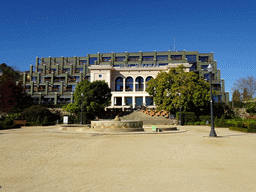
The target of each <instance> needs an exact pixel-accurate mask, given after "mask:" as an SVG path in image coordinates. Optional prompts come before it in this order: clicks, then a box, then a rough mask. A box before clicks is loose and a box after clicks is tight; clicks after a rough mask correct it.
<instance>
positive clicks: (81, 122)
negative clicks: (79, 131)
mask: <svg viewBox="0 0 256 192" xmlns="http://www.w3.org/2000/svg"><path fill="white" fill-rule="evenodd" d="M83 96H84V93H81V99H82V102H81V120H80V124H81V125H82V124H83Z"/></svg>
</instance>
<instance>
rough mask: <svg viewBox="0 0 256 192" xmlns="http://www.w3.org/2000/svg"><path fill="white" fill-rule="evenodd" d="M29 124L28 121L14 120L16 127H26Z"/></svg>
mask: <svg viewBox="0 0 256 192" xmlns="http://www.w3.org/2000/svg"><path fill="white" fill-rule="evenodd" d="M26 123H27V120H14V124H15V125H23V126H25V125H26Z"/></svg>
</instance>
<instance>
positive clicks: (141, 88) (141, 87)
mask: <svg viewBox="0 0 256 192" xmlns="http://www.w3.org/2000/svg"><path fill="white" fill-rule="evenodd" d="M135 86H136V91H144V79H143V78H142V77H137V78H136V84H135Z"/></svg>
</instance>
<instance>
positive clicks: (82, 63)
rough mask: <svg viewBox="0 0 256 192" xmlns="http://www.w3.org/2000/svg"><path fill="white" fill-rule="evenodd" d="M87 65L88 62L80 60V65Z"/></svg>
mask: <svg viewBox="0 0 256 192" xmlns="http://www.w3.org/2000/svg"><path fill="white" fill-rule="evenodd" d="M86 64H87V60H80V61H79V65H86Z"/></svg>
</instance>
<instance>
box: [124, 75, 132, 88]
mask: <svg viewBox="0 0 256 192" xmlns="http://www.w3.org/2000/svg"><path fill="white" fill-rule="evenodd" d="M125 91H133V78H132V77H127V78H126V79H125Z"/></svg>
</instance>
